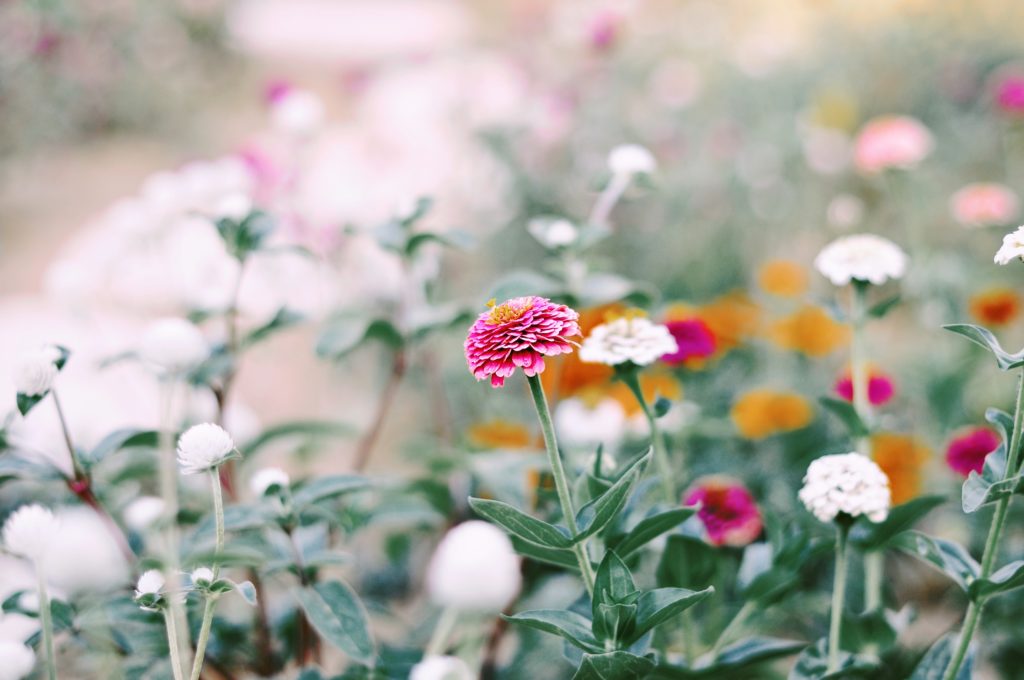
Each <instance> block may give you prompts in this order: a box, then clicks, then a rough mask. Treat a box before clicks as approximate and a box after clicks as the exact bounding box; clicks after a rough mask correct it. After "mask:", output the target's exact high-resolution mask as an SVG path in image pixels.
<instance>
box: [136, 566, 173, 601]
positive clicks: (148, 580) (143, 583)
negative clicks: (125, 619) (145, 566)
mask: <svg viewBox="0 0 1024 680" xmlns="http://www.w3.org/2000/svg"><path fill="white" fill-rule="evenodd" d="M165 583H166V581H165V580H164V575H163V574H162V573H160V570H159V569H150V570H149V571H144V572H142V575H141V576H139V580H138V582H137V583H136V584H135V602H136V604H138V605H139V607H141V608H142V609H145V610H146V611H157V610H158V609H159V608H160V605H161V604H162V603H163V599H164V598H163V589H164V585H165Z"/></svg>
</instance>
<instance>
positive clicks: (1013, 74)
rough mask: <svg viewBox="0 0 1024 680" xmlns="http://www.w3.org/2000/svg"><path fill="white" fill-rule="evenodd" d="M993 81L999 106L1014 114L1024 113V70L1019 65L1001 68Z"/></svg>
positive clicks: (994, 92) (994, 94)
mask: <svg viewBox="0 0 1024 680" xmlns="http://www.w3.org/2000/svg"><path fill="white" fill-rule="evenodd" d="M991 82H992V83H993V90H994V91H993V97H994V99H995V104H996V106H997V107H998V108H1000V109H1001V110H1002V111H1003V112H1004V113H1008V114H1011V115H1014V116H1019V115H1021V114H1024V71H1022V69H1021V68H1020V66H1019V65H1011V66H1007V67H1003V68H1001V69H999V70H998V71H997V72H996V74H995V76H994V77H993V79H992V81H991Z"/></svg>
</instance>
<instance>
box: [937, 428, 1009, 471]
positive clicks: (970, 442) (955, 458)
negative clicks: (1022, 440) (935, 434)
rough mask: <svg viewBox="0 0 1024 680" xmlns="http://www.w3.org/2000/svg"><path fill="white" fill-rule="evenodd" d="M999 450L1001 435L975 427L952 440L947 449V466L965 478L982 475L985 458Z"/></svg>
mask: <svg viewBox="0 0 1024 680" xmlns="http://www.w3.org/2000/svg"><path fill="white" fill-rule="evenodd" d="M997 448H999V435H998V434H996V433H995V432H994V431H992V430H990V429H989V428H987V427H975V428H972V429H970V430H968V431H967V432H964V433H963V434H960V435H958V436H957V437H954V438H953V439H952V440H950V442H949V445H948V446H947V447H946V464H947V465H949V467H950V469H952V470H953V472H955V473H957V474H958V475H962V476H964V477H966V476H968V475H970V474H971V472H972V471H973V472H977V473H978V474H981V470H982V468H983V467H984V466H985V457H986V456H988V454H990V453H992V452H993V451H995V450H996V449H997Z"/></svg>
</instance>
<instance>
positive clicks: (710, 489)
mask: <svg viewBox="0 0 1024 680" xmlns="http://www.w3.org/2000/svg"><path fill="white" fill-rule="evenodd" d="M698 503H699V504H700V506H701V508H700V510H698V511H697V517H699V518H700V521H701V522H703V523H704V528H705V530H707V533H708V540H709V541H711V543H713V544H714V545H730V546H744V545H747V544H748V543H751V542H752V541H754V539H756V538H757V537H758V536H759V535H760V534H761V528H762V526H763V523H762V521H761V511H760V510H758V509H757V503H755V502H754V497H753V496H752V495H751V494H750V492H749V491H748V490H747V488H746V487H745V486H743V484H742V483H741V482H740V481H739V480H737V479H733V478H732V477H726V476H724V475H712V476H710V477H703V478H701V479H698V480H697V482H696V483H695V484H694V486H693V487H692V488H691V489H690V491H689V492H687V494H686V496H685V498H684V500H683V505H697V504H698Z"/></svg>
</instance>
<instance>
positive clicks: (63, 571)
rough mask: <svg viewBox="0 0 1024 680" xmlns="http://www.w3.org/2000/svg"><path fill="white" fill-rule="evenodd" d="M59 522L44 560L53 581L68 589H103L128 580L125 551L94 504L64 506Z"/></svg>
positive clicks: (71, 591)
mask: <svg viewBox="0 0 1024 680" xmlns="http://www.w3.org/2000/svg"><path fill="white" fill-rule="evenodd" d="M57 522H58V525H59V526H58V528H57V533H56V534H55V535H54V537H53V538H52V539H51V541H50V548H49V549H48V551H47V553H46V560H45V562H44V564H43V575H44V576H45V577H46V580H47V581H48V582H49V583H50V584H52V585H53V586H54V587H56V588H59V589H60V590H61V591H63V592H65V593H86V592H94V593H95V592H100V593H102V592H109V591H112V590H114V589H116V588H120V587H122V586H124V585H125V584H126V583H127V582H128V580H129V578H130V569H129V564H128V562H127V560H126V559H125V555H124V553H123V552H121V548H120V546H119V545H118V543H117V540H116V539H115V538H114V535H113V534H112V533H111V528H110V527H109V526H107V525H106V524H105V523H104V521H103V520H102V519H100V517H99V515H97V514H96V513H95V512H94V511H93V510H92V509H91V508H85V507H70V506H69V507H64V508H61V509H60V510H58V512H57Z"/></svg>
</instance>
